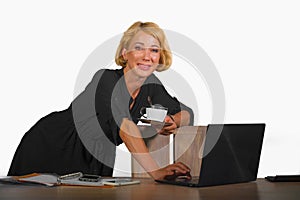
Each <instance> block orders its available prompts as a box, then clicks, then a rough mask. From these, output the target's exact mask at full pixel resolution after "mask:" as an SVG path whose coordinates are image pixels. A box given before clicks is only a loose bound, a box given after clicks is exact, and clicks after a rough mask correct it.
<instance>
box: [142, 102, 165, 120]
mask: <svg viewBox="0 0 300 200" xmlns="http://www.w3.org/2000/svg"><path fill="white" fill-rule="evenodd" d="M167 113H168V108H165V107H163V106H161V105H152V106H151V107H146V114H147V119H148V120H154V121H159V122H163V121H164V120H165V117H166V115H167Z"/></svg>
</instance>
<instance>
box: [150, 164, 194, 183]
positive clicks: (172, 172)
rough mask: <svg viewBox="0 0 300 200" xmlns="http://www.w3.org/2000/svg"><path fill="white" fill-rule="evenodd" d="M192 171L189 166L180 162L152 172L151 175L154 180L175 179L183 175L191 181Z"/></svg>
mask: <svg viewBox="0 0 300 200" xmlns="http://www.w3.org/2000/svg"><path fill="white" fill-rule="evenodd" d="M190 171H191V170H190V168H189V167H188V166H186V165H185V164H183V163H182V162H178V163H174V164H171V165H168V166H166V167H164V168H161V169H158V170H156V171H154V172H151V173H150V175H151V176H152V177H153V178H154V180H163V179H175V178H176V177H178V176H183V175H184V176H186V178H187V179H190V178H191V175H190Z"/></svg>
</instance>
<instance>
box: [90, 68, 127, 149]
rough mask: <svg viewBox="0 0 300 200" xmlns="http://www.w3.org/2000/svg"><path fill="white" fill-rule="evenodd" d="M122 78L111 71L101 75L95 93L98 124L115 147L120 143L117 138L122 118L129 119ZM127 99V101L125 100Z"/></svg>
mask: <svg viewBox="0 0 300 200" xmlns="http://www.w3.org/2000/svg"><path fill="white" fill-rule="evenodd" d="M122 79H123V77H121V78H120V77H119V75H118V74H117V73H115V72H114V71H112V70H107V71H105V72H104V73H103V75H102V77H101V79H100V81H99V84H98V87H97V92H96V98H95V101H96V103H95V107H96V113H97V117H98V121H99V124H100V126H101V128H102V130H103V131H104V133H105V134H106V136H107V137H108V138H109V139H110V140H111V141H113V142H114V143H115V144H116V145H119V144H121V143H122V139H121V138H120V136H119V131H120V126H121V123H122V120H123V118H130V113H129V107H128V104H127V103H126V102H129V97H128V95H127V93H126V90H124V89H126V86H124V81H123V80H122ZM127 99H128V100H127Z"/></svg>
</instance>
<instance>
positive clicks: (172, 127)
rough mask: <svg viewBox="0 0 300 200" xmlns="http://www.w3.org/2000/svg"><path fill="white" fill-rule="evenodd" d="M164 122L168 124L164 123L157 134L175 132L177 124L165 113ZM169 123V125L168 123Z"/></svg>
mask: <svg viewBox="0 0 300 200" xmlns="http://www.w3.org/2000/svg"><path fill="white" fill-rule="evenodd" d="M165 123H168V125H165V126H164V127H163V128H162V129H161V130H160V131H159V132H158V134H161V135H170V134H173V133H174V132H175V129H176V128H177V124H176V123H175V121H174V119H173V117H172V116H170V115H167V116H166V118H165ZM169 124H170V125H169Z"/></svg>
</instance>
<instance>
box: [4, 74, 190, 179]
mask: <svg viewBox="0 0 300 200" xmlns="http://www.w3.org/2000/svg"><path fill="white" fill-rule="evenodd" d="M123 75H124V74H123V69H117V70H107V69H106V70H99V71H98V72H97V73H96V74H95V75H94V77H93V79H92V81H91V82H90V83H89V84H88V86H87V87H86V88H85V90H84V91H83V92H82V93H81V94H80V95H79V96H78V97H76V98H75V99H74V101H73V102H72V104H71V105H70V106H69V108H67V109H66V110H63V111H60V112H53V113H51V114H49V115H47V116H45V117H43V118H42V119H40V120H39V121H38V122H37V123H36V124H35V125H34V126H33V127H32V128H31V129H30V130H29V131H28V132H26V133H25V135H24V136H23V138H22V140H21V142H20V144H19V146H18V148H17V150H16V153H15V155H14V158H13V160H12V163H11V166H10V169H9V172H8V175H9V176H12V175H24V174H29V173H33V172H40V173H56V174H59V175H62V174H67V173H72V172H78V171H81V172H83V173H88V174H98V175H102V176H111V175H112V173H113V166H114V162H115V153H116V146H117V145H119V144H121V143H122V140H121V138H120V136H119V127H120V124H121V122H122V119H123V118H128V119H131V120H132V121H134V122H135V123H137V122H138V118H139V117H141V114H140V110H141V108H142V107H145V106H149V99H151V103H153V104H161V105H162V106H164V107H167V108H168V113H169V114H175V113H177V112H179V111H181V110H182V109H185V110H187V111H189V112H190V114H191V124H192V123H193V112H192V110H191V109H190V108H188V107H186V106H185V105H183V104H181V103H180V102H178V100H177V99H176V98H174V97H172V96H170V95H169V94H168V92H167V91H166V90H165V88H164V87H163V86H162V84H161V82H160V81H159V80H158V78H157V77H156V76H155V75H151V76H149V77H148V78H147V80H146V81H145V83H144V85H143V86H142V87H141V90H140V92H139V94H138V96H137V97H136V99H135V102H133V103H134V104H133V107H132V108H131V109H129V105H130V104H131V103H132V101H133V100H132V98H131V96H130V95H129V93H128V90H127V88H126V84H125V81H124V76H123Z"/></svg>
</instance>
